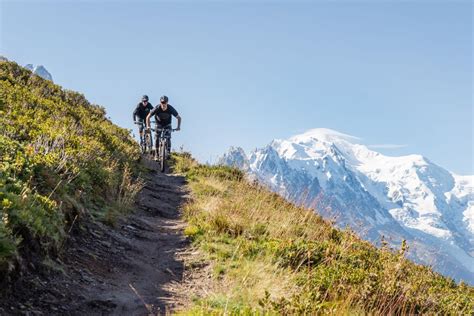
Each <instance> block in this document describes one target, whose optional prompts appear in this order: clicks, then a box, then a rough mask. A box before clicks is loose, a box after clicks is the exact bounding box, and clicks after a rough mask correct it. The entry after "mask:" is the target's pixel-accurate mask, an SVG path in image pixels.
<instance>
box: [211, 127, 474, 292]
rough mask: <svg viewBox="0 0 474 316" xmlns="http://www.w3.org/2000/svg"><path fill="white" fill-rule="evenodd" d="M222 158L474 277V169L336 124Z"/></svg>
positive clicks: (369, 235) (366, 232)
mask: <svg viewBox="0 0 474 316" xmlns="http://www.w3.org/2000/svg"><path fill="white" fill-rule="evenodd" d="M219 163H221V164H225V165H231V166H236V167H238V168H240V169H242V170H244V171H246V172H247V173H248V174H249V175H250V176H251V177H254V178H256V179H257V180H258V181H260V182H261V183H263V184H265V185H267V186H268V187H269V188H271V189H272V190H273V191H275V192H277V193H279V194H280V195H282V196H284V197H286V198H288V199H289V200H291V201H294V202H297V203H300V204H304V205H305V206H308V207H311V208H315V209H316V210H317V212H319V213H320V214H321V215H323V216H324V217H326V218H334V219H335V221H336V224H337V225H338V226H340V227H344V226H346V225H349V226H350V227H352V228H353V229H355V230H356V231H357V232H358V233H359V234H360V235H361V236H362V237H364V238H366V239H368V240H370V241H372V242H374V243H376V244H379V243H380V241H381V239H382V238H383V239H384V240H386V241H388V242H389V243H390V244H392V245H399V244H400V242H401V241H402V240H403V239H405V240H407V242H408V245H409V249H410V250H409V257H411V258H412V259H414V260H415V261H417V262H420V263H423V264H426V265H432V266H433V267H434V268H435V269H436V270H437V271H439V272H441V273H443V274H445V275H448V276H451V277H453V278H455V279H456V280H464V281H466V282H468V283H470V284H474V258H473V255H474V184H473V183H474V176H460V175H456V174H453V173H452V172H449V171H447V170H445V169H443V168H442V167H440V166H438V165H436V164H434V163H432V162H431V161H430V160H428V159H427V158H425V157H423V156H420V155H408V156H401V157H388V156H385V155H382V154H380V153H378V152H375V151H373V150H370V149H369V148H368V147H367V146H365V145H362V144H360V140H359V139H358V138H356V137H353V136H350V135H345V134H342V133H339V132H337V131H333V130H329V129H314V130H310V131H308V132H306V133H303V134H301V135H296V136H293V137H291V138H289V139H287V140H274V141H272V142H271V143H270V144H268V145H267V146H265V147H263V148H260V149H256V150H254V151H253V152H251V153H249V154H248V155H247V154H246V153H245V152H244V151H243V150H242V149H241V148H231V149H230V150H229V152H228V153H226V154H225V155H224V156H223V157H222V158H221V159H220V161H219ZM382 236H383V237H382Z"/></svg>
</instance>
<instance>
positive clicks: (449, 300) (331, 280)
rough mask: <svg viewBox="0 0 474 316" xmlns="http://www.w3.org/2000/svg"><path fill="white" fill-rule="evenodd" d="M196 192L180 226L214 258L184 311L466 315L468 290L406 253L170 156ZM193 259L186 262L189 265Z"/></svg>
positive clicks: (473, 297)
mask: <svg viewBox="0 0 474 316" xmlns="http://www.w3.org/2000/svg"><path fill="white" fill-rule="evenodd" d="M174 160H175V161H174V163H175V167H174V169H175V172H179V173H184V174H185V175H186V177H187V178H188V180H189V186H190V188H191V191H192V193H193V199H192V201H191V202H189V203H188V204H187V206H186V207H185V209H184V214H185V218H186V220H187V221H188V223H189V226H188V227H187V228H186V230H185V233H186V234H187V235H188V236H189V237H190V238H192V240H193V242H194V244H195V245H196V246H197V247H198V248H200V249H201V253H202V258H198V259H196V260H197V261H199V260H203V261H207V262H209V261H210V262H212V267H213V278H212V279H211V284H210V285H209V286H208V289H207V291H206V293H207V294H206V295H204V297H200V298H195V300H194V306H193V307H192V308H191V310H189V311H186V313H194V314H197V315H200V314H202V313H206V314H208V313H211V314H221V313H224V312H227V313H231V314H233V313H236V314H237V313H239V314H241V313H243V314H254V313H259V314H275V313H281V314H303V313H307V314H315V313H334V314H341V313H350V314H353V313H355V314H363V313H367V312H370V313H375V314H383V315H386V314H390V313H396V314H420V313H430V314H432V313H440V314H471V313H472V311H473V310H474V288H472V287H469V286H467V285H465V284H459V285H457V284H456V283H455V282H454V281H453V280H451V279H449V278H445V277H443V276H441V275H439V274H437V273H435V272H433V271H432V270H431V269H429V268H427V267H423V266H420V265H416V264H414V263H412V262H410V261H408V260H406V259H405V258H404V253H405V252H406V250H407V245H406V244H404V245H403V246H402V249H389V248H388V246H386V247H384V248H383V249H376V248H375V247H373V246H372V245H371V244H370V243H368V242H365V241H363V240H361V239H359V238H358V237H357V236H356V235H355V234H354V233H353V232H351V231H341V230H339V229H335V228H334V226H333V225H332V224H331V223H329V222H327V221H325V220H323V219H322V218H321V217H319V216H318V215H315V213H314V212H313V211H312V210H308V209H304V208H300V207H297V206H295V205H293V204H290V203H288V202H286V201H285V200H284V199H282V198H281V197H279V196H278V195H276V194H274V193H272V192H270V191H268V190H266V189H265V188H262V187H261V186H259V185H257V184H253V183H249V182H248V181H247V180H245V179H244V176H243V174H242V173H241V172H239V171H238V170H235V169H230V168H227V167H208V166H203V165H199V164H197V163H196V162H195V161H193V160H192V159H191V158H190V156H189V155H176V156H175V157H174ZM192 264H193V263H191V265H192Z"/></svg>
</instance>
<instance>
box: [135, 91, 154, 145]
mask: <svg viewBox="0 0 474 316" xmlns="http://www.w3.org/2000/svg"><path fill="white" fill-rule="evenodd" d="M151 110H153V105H151V103H150V102H148V96H147V95H144V96H143V97H142V102H140V103H138V104H137V106H136V108H135V110H134V111H133V121H134V122H135V123H138V124H139V125H138V126H139V132H140V141H141V140H142V139H143V128H144V127H145V120H146V117H147V115H148V113H150V111H151ZM137 116H138V121H137Z"/></svg>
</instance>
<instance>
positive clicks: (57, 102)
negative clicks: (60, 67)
mask: <svg viewBox="0 0 474 316" xmlns="http://www.w3.org/2000/svg"><path fill="white" fill-rule="evenodd" d="M138 158H139V151H138V147H137V145H136V142H134V141H133V139H132V138H131V136H130V135H129V132H128V131H127V130H126V129H123V128H120V127H118V126H116V125H114V124H112V122H111V121H110V120H108V119H107V118H106V116H105V110H104V109H103V108H102V107H100V106H97V105H92V104H90V103H89V102H88V101H87V100H86V99H85V98H84V96H83V95H81V94H79V93H76V92H72V91H67V90H64V89H61V87H59V86H58V85H55V84H54V83H52V82H50V81H47V80H44V79H42V78H40V77H39V76H36V75H33V74H32V73H31V72H30V71H28V70H26V69H24V68H22V67H20V66H18V65H17V64H16V63H13V62H7V61H0V275H3V276H5V275H7V274H8V273H6V272H8V271H10V270H12V269H13V267H14V263H15V262H19V261H18V260H16V259H19V258H21V257H22V255H31V253H29V252H31V251H33V250H35V251H36V252H39V253H40V255H42V256H44V255H48V254H54V253H57V251H58V250H59V249H60V247H61V246H62V244H63V242H64V240H65V236H66V235H67V233H68V231H69V230H70V229H71V227H72V225H74V223H76V222H79V221H80V220H81V219H82V218H84V217H87V216H94V217H95V218H101V219H104V220H107V221H113V219H114V217H115V216H116V214H117V213H119V212H121V211H124V210H126V209H127V208H128V207H129V205H130V204H131V203H132V202H133V200H134V195H135V194H136V192H137V191H138V190H139V189H140V181H135V180H134V179H135V177H134V175H133V174H132V173H131V171H130V170H134V169H135V168H132V167H133V166H134V165H135V164H136V161H137V160H138Z"/></svg>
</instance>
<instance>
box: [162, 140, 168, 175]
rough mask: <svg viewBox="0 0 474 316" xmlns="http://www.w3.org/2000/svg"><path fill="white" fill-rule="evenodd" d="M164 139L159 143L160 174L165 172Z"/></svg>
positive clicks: (165, 144)
mask: <svg viewBox="0 0 474 316" xmlns="http://www.w3.org/2000/svg"><path fill="white" fill-rule="evenodd" d="M167 145H168V144H167V143H166V139H163V140H161V142H160V170H161V172H165V167H166V146H167Z"/></svg>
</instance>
